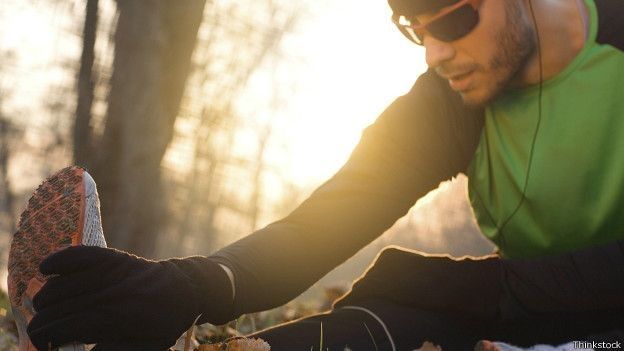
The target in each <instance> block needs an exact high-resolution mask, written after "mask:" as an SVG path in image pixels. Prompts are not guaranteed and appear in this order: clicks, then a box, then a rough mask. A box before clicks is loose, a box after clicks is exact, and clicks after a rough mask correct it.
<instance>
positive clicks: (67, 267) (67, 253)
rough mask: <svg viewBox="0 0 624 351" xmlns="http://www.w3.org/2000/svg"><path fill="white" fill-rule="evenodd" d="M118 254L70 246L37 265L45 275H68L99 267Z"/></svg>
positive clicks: (81, 246) (99, 248)
mask: <svg viewBox="0 0 624 351" xmlns="http://www.w3.org/2000/svg"><path fill="white" fill-rule="evenodd" d="M117 253H118V252H117V251H115V250H112V249H108V248H104V247H97V246H84V245H79V246H70V247H68V248H65V249H63V250H61V251H58V252H55V253H53V254H51V255H50V256H48V257H46V258H45V259H44V260H43V261H41V264H40V265H39V270H40V271H41V273H43V274H45V275H50V274H69V273H74V272H78V271H83V270H86V269H89V268H91V267H93V266H96V265H101V264H103V263H105V262H106V261H108V260H110V258H111V256H115V254H117Z"/></svg>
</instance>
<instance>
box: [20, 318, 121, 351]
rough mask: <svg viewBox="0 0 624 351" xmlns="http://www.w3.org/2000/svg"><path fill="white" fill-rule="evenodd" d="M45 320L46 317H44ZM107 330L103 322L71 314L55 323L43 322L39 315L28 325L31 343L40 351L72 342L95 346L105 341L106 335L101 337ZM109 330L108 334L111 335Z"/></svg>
mask: <svg viewBox="0 0 624 351" xmlns="http://www.w3.org/2000/svg"><path fill="white" fill-rule="evenodd" d="M44 319H45V317H44ZM104 330H106V329H105V326H103V325H102V323H101V321H99V320H97V319H93V318H92V317H89V316H85V315H84V314H71V315H67V316H64V317H62V318H58V319H56V320H54V321H53V322H48V320H47V319H45V320H42V318H41V317H40V316H39V313H37V314H36V315H35V317H33V319H32V320H31V322H30V324H29V325H28V328H27V332H28V336H29V337H30V341H31V342H32V343H33V345H35V347H36V348H37V349H38V350H46V351H47V350H49V348H48V347H49V346H51V347H52V348H53V349H54V348H57V347H59V346H61V345H65V344H68V343H71V342H81V343H86V344H93V343H95V342H97V341H101V340H104V338H105V337H106V335H100V334H99V333H102V332H103V331H104ZM110 332H111V331H110V330H107V331H106V333H110Z"/></svg>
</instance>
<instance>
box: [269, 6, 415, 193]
mask: <svg viewBox="0 0 624 351" xmlns="http://www.w3.org/2000/svg"><path fill="white" fill-rule="evenodd" d="M354 12H357V21H354V20H353V13H354ZM390 16H391V11H390V9H389V7H388V5H387V3H386V2H385V1H383V0H375V1H358V0H349V1H339V2H327V6H326V8H324V9H323V10H320V11H318V13H317V14H315V16H314V18H313V19H311V20H307V21H304V23H302V24H301V25H300V26H299V29H298V31H297V32H296V33H294V34H293V35H292V36H290V37H289V38H288V39H287V41H286V42H285V47H286V48H285V50H286V51H287V52H288V53H289V54H292V55H293V56H296V57H301V58H302V61H303V62H304V63H303V64H302V65H298V66H296V65H295V66H294V67H293V68H292V69H289V74H290V75H291V76H294V79H295V80H296V82H297V83H296V85H297V88H296V89H295V90H294V92H293V94H292V95H291V96H290V98H289V100H288V104H287V105H288V106H287V107H286V109H285V110H284V111H282V112H281V113H282V114H283V115H284V116H285V117H284V120H283V121H282V123H281V124H279V123H278V125H279V127H278V128H277V130H276V131H275V134H276V135H275V138H278V139H280V140H281V142H278V143H277V144H278V145H282V147H283V148H286V149H288V154H289V155H290V156H289V158H290V162H287V163H286V164H284V165H283V167H282V170H283V172H284V173H285V174H287V176H288V177H290V178H291V179H293V180H294V181H295V182H296V183H298V184H299V185H302V186H312V185H315V184H318V183H320V182H322V181H323V180H325V179H326V178H327V177H329V176H331V175H332V174H333V173H334V172H335V171H336V170H337V169H338V168H339V167H340V166H341V165H342V164H343V163H344V161H345V160H346V159H347V157H348V156H349V154H350V152H351V151H352V149H353V147H354V146H355V145H356V144H357V142H358V140H359V137H360V134H361V132H362V130H363V129H364V128H365V127H366V126H367V125H369V124H370V123H372V122H373V121H374V120H375V118H376V117H377V116H378V115H379V114H380V113H381V112H382V111H383V110H384V108H385V107H386V106H387V105H388V104H390V103H391V102H392V101H393V100H394V99H395V98H397V97H398V96H400V95H402V94H404V93H405V92H407V91H408V90H409V88H410V87H411V85H412V84H413V83H414V81H415V79H416V78H417V76H418V75H419V74H420V73H422V72H423V71H424V70H425V68H426V67H425V64H424V57H423V52H422V51H421V50H420V49H419V48H418V47H416V46H415V45H413V44H411V43H410V42H409V41H407V40H405V39H404V38H403V37H402V35H401V34H399V33H398V31H397V30H396V28H395V27H394V25H393V24H392V23H391V21H390ZM291 78H292V77H291ZM274 152H275V150H274Z"/></svg>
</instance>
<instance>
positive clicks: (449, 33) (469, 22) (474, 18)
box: [392, 0, 483, 45]
mask: <svg viewBox="0 0 624 351" xmlns="http://www.w3.org/2000/svg"><path fill="white" fill-rule="evenodd" d="M482 1H483V0H460V1H458V2H457V3H456V4H453V5H451V6H447V7H444V8H442V9H441V10H440V11H438V13H436V14H435V15H434V16H433V17H431V18H429V19H428V20H427V21H424V22H422V23H421V22H419V21H418V20H417V19H416V16H412V17H406V16H404V15H399V14H393V15H392V22H394V24H396V26H397V28H399V30H400V31H401V33H403V35H405V36H406V37H407V38H408V39H409V40H411V41H413V42H414V43H416V44H418V45H423V40H424V37H425V34H428V35H431V36H432V37H434V38H436V39H438V40H441V41H444V42H449V41H453V40H457V39H460V38H462V37H464V36H465V35H467V34H468V33H470V32H471V31H472V30H473V29H474V28H475V27H476V26H477V24H478V23H479V11H478V10H479V6H481V2H482Z"/></svg>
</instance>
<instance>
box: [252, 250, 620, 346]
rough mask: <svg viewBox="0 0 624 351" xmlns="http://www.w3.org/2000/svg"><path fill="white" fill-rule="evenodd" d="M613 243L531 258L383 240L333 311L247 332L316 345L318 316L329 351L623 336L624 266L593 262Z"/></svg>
mask: <svg viewBox="0 0 624 351" xmlns="http://www.w3.org/2000/svg"><path fill="white" fill-rule="evenodd" d="M620 249H621V246H618V245H617V244H613V245H605V246H603V247H598V248H592V249H591V251H588V250H585V251H579V252H575V253H572V254H567V255H560V256H556V257H549V258H544V259H536V260H502V259H500V258H497V257H493V256H489V257H486V258H482V259H462V260H454V259H450V258H448V257H445V256H429V255H423V254H419V253H414V252H410V251H404V250H399V249H396V248H391V249H386V250H384V251H382V253H381V254H380V255H379V257H378V259H377V260H376V262H375V264H374V265H372V266H371V267H370V269H369V270H368V271H367V272H366V274H365V275H364V276H363V278H361V279H360V280H358V281H357V282H356V283H355V284H354V286H353V289H352V291H350V292H349V293H348V294H347V295H346V296H344V297H343V298H341V299H339V300H338V302H337V303H336V304H335V306H334V309H333V310H332V311H331V312H328V313H323V314H318V315H314V316H311V317H307V318H303V319H300V320H298V321H295V322H290V323H286V324H282V325H279V326H277V327H273V328H270V329H267V330H264V331H261V332H259V333H256V334H254V336H257V337H261V338H263V339H264V340H266V341H268V342H269V344H270V345H271V350H272V351H281V350H290V351H292V350H311V349H314V350H318V348H319V346H320V343H321V341H320V339H321V324H322V329H323V349H324V350H325V349H326V348H329V350H330V351H342V350H343V349H344V348H345V347H349V348H350V349H351V350H354V351H357V350H380V351H382V350H414V349H417V348H419V347H420V346H421V345H422V343H423V342H424V341H432V342H434V343H436V344H439V345H441V346H442V348H443V350H445V351H448V350H471V349H472V348H473V347H474V345H475V343H476V342H477V341H478V340H481V339H488V340H499V341H505V342H508V343H511V344H515V345H518V346H524V347H528V346H531V345H535V344H551V345H557V344H562V343H566V342H570V341H573V340H586V341H590V340H594V341H610V339H609V338H611V339H613V340H611V341H623V342H624V339H622V330H624V329H622V327H623V326H624V308H623V307H622V306H624V304H622V303H620V302H621V301H622V300H623V299H624V295H621V294H619V292H621V286H622V284H623V281H624V277H623V276H621V274H620V272H621V269H622V267H610V268H611V269H610V270H609V272H611V273H605V271H604V269H602V268H604V267H602V268H601V267H600V264H601V262H603V261H604V263H605V264H612V263H614V262H613V259H614V257H615V256H614V255H618V254H619V253H618V252H619V251H618V250H620ZM588 252H591V254H588ZM583 260H589V261H587V262H583ZM590 261H591V262H590ZM579 264H580V266H579ZM585 269H587V270H589V271H584V270H585ZM594 270H597V271H595V272H593V271H594ZM592 272H593V273H592ZM549 274H550V275H549ZM605 274H613V277H608V276H605ZM606 278H613V279H615V280H614V281H610V280H609V279H606ZM618 278H620V279H618ZM599 281H602V282H605V283H609V284H610V285H609V286H597V284H598V283H597V282H599ZM588 284H593V285H594V286H592V287H591V288H589V287H587V285H588ZM588 289H589V290H588ZM560 311H566V312H565V313H562V312H560ZM380 321H381V322H380ZM607 332H610V334H605V333H607ZM609 336H610V337H609ZM393 345H394V346H393Z"/></svg>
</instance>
